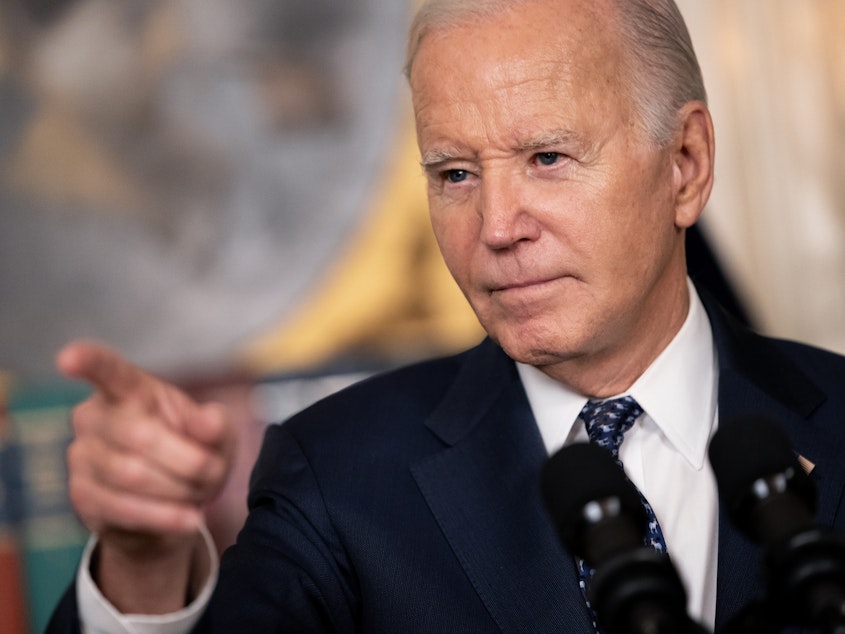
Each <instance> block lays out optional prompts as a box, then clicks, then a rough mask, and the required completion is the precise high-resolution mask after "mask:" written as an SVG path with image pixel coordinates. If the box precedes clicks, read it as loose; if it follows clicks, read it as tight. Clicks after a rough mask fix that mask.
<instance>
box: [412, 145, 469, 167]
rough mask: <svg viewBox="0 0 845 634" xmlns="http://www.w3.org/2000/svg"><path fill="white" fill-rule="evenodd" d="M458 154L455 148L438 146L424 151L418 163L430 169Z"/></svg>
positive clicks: (453, 158)
mask: <svg viewBox="0 0 845 634" xmlns="http://www.w3.org/2000/svg"><path fill="white" fill-rule="evenodd" d="M459 156H460V153H459V152H458V151H456V150H450V149H444V148H439V149H435V150H431V151H429V152H426V153H425V154H424V155H423V157H422V160H421V161H420V165H421V166H422V168H423V169H425V170H430V169H432V168H435V167H437V166H438V165H442V164H443V163H447V162H449V161H452V160H455V159H457V158H458V157H459Z"/></svg>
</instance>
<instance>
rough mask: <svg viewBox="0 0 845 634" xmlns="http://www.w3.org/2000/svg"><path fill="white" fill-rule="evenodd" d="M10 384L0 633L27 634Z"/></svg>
mask: <svg viewBox="0 0 845 634" xmlns="http://www.w3.org/2000/svg"><path fill="white" fill-rule="evenodd" d="M7 384H8V380H4V379H3V377H2V376H0V632H4V633H5V634H26V632H28V631H29V626H28V623H27V616H26V600H25V596H24V579H23V567H22V562H21V551H20V544H19V541H18V534H17V522H18V518H19V516H20V508H19V507H20V505H19V503H18V500H17V499H16V498H15V496H14V495H13V494H12V492H11V491H10V487H9V486H8V483H9V481H10V479H11V477H12V474H13V473H14V472H15V471H16V470H17V460H16V455H15V451H14V450H13V449H12V448H11V447H12V444H11V442H10V425H9V421H8V418H7V416H6V398H5V396H6V389H5V388H6V385H7Z"/></svg>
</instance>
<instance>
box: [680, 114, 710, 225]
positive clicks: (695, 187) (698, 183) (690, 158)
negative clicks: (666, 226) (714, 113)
mask: <svg viewBox="0 0 845 634" xmlns="http://www.w3.org/2000/svg"><path fill="white" fill-rule="evenodd" d="M678 116H679V121H680V126H679V128H678V132H677V134H676V136H675V143H674V147H673V151H672V170H673V177H674V195H675V225H676V226H677V227H679V228H684V229H685V228H688V227H691V226H692V225H693V224H695V221H696V220H698V217H699V216H700V215H701V212H702V210H703V209H704V205H705V204H706V203H707V199H708V198H710V190H711V189H712V188H713V160H714V156H715V150H716V139H715V137H714V134H713V119H712V118H711V117H710V111H709V110H708V109H707V105H706V104H704V103H703V102H701V101H690V102H689V103H686V104H684V106H683V107H682V108H681V109H680V110H679V112H678Z"/></svg>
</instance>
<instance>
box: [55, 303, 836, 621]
mask: <svg viewBox="0 0 845 634" xmlns="http://www.w3.org/2000/svg"><path fill="white" fill-rule="evenodd" d="M706 305H707V310H708V314H709V316H710V320H711V323H712V325H713V331H714V336H715V342H716V347H717V349H718V355H719V366H720V375H719V414H720V421H721V422H720V424H728V423H726V421H729V420H730V419H732V418H734V417H738V416H742V415H746V414H760V415H765V416H767V417H771V418H773V419H775V420H778V421H780V422H782V423H783V425H784V427H785V428H786V431H787V433H788V435H789V436H790V438H791V440H792V442H793V444H794V448H795V450H796V451H797V452H798V453H800V454H802V455H803V456H805V457H807V458H808V459H810V460H811V461H813V462H814V463H815V465H816V468H815V470H814V471H813V474H812V477H813V479H814V480H815V481H816V484H817V486H818V489H819V498H820V504H819V511H818V519H819V521H820V522H822V523H824V524H829V525H834V526H837V527H839V528H845V526H843V524H845V513H842V512H840V506H841V502H842V498H843V485H845V468H843V465H842V457H843V456H845V453H844V452H843V448H844V447H845V445H844V444H843V443H845V424H843V420H842V419H843V415H845V414H843V413H845V359H844V358H842V357H840V356H837V355H834V354H831V353H829V352H825V351H821V350H818V349H814V348H811V347H808V346H804V345H801V344H796V343H790V342H783V341H775V340H772V339H766V338H763V337H760V336H757V335H755V334H752V333H750V332H749V331H746V330H744V329H743V328H741V327H739V326H738V325H736V324H733V323H732V322H731V321H730V319H729V318H728V317H726V316H725V315H724V314H723V313H722V312H721V311H720V310H719V309H718V307H716V306H715V305H714V304H713V303H712V302H709V301H707V302H706ZM546 457H547V456H546V452H545V449H544V447H543V443H542V440H541V438H540V435H539V431H538V429H537V426H536V423H535V421H534V419H533V415H532V413H531V410H530V407H529V405H528V401H527V399H526V396H525V393H524V391H523V388H522V384H521V383H520V381H519V378H518V375H517V372H516V368H515V366H514V364H513V362H512V361H511V360H510V359H509V358H508V357H507V356H506V355H505V354H504V353H503V352H502V350H501V349H500V348H499V347H498V346H496V345H495V344H493V343H492V342H490V341H484V342H483V343H481V344H480V345H479V346H478V347H476V348H474V349H472V350H470V351H468V352H465V353H463V354H460V355H457V356H454V357H450V358H447V359H442V360H435V361H428V362H424V363H421V364H417V365H413V366H409V367H406V368H403V369H400V370H397V371H393V372H390V373H388V374H385V375H382V376H379V377H375V378H373V379H370V380H368V381H365V382H363V383H361V384H358V385H356V386H353V387H351V388H349V389H347V390H345V391H343V392H341V393H339V394H337V395H334V396H332V397H329V398H328V399H326V400H324V401H322V402H320V403H318V404H316V405H314V406H312V407H311V408H309V409H307V410H305V411H304V412H302V413H300V414H298V415H296V416H294V417H293V418H292V419H290V420H289V421H288V422H286V423H285V424H284V425H279V426H273V427H271V428H269V429H268V431H267V435H266V438H265V442H264V445H263V448H262V451H261V454H260V457H259V458H258V461H257V463H256V465H255V469H254V473H253V478H252V483H251V490H250V494H249V506H250V513H249V517H248V519H247V521H246V525H245V526H244V529H243V530H242V532H241V534H240V535H239V538H238V542H237V544H236V545H235V546H234V547H232V548H231V549H229V550H228V551H227V552H226V553H225V554H224V556H223V559H222V563H221V576H220V581H219V584H218V586H217V590H216V594H215V598H214V600H213V601H212V604H211V606H210V607H209V610H208V611H207V613H206V615H205V617H204V618H203V621H202V622H201V623H200V626H199V627H198V629H200V630H202V631H206V630H213V631H218V632H275V631H278V632H390V633H393V632H461V633H468V632H500V631H501V632H576V633H577V632H590V631H591V626H590V621H589V617H588V614H587V611H586V609H585V608H584V604H583V600H582V598H581V595H580V591H579V589H578V586H577V574H576V571H575V568H574V564H573V559H572V557H571V556H570V555H569V554H568V553H566V552H565V551H564V550H563V548H562V547H561V545H560V544H559V541H558V539H557V537H556V535H555V533H554V530H553V528H552V526H551V525H550V523H549V521H548V519H547V517H546V515H545V512H544V509H543V506H542V502H541V499H540V493H539V487H538V482H539V471H540V468H541V466H542V464H543V462H544V461H545V459H546ZM761 592H762V587H761V576H760V549H759V548H758V547H756V546H754V545H753V544H751V543H749V542H748V541H747V540H746V539H744V538H743V537H742V536H741V535H740V534H738V532H737V531H736V530H735V529H734V528H732V526H730V525H729V524H728V522H727V520H726V519H724V514H720V521H719V561H718V595H717V603H718V605H717V629H718V628H719V627H720V626H721V625H722V624H724V623H725V622H726V621H727V620H728V619H730V618H731V617H732V616H733V615H735V614H736V613H737V612H738V611H739V610H740V609H741V608H742V607H743V606H744V605H745V604H746V603H747V602H748V601H750V600H752V599H753V598H755V597H756V596H758V595H759V594H760V593H761ZM74 610H75V606H74V605H73V600H72V596H71V595H68V597H67V601H65V603H64V604H63V605H61V606H60V607H59V609H58V611H57V613H56V619H55V620H54V626H55V627H56V629H55V630H52V631H56V632H59V631H66V630H64V629H62V628H61V627H60V626H63V625H66V624H68V623H70V622H71V621H72V620H73V616H72V615H73V614H74Z"/></svg>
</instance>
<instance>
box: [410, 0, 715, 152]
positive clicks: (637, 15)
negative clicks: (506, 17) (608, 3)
mask: <svg viewBox="0 0 845 634" xmlns="http://www.w3.org/2000/svg"><path fill="white" fill-rule="evenodd" d="M532 1H536V0H425V1H424V2H423V4H422V6H421V7H420V9H419V10H418V11H417V14H416V16H415V18H414V21H413V23H412V24H411V30H410V35H409V38H408V51H407V56H406V60H405V62H406V63H405V74H406V75H407V76H408V77H410V74H411V68H412V66H413V64H414V59H415V58H416V54H417V51H418V49H419V47H420V44H421V43H422V41H423V39H424V38H425V37H426V35H427V34H428V33H430V32H431V31H434V30H437V29H440V28H446V27H450V26H458V25H466V24H472V23H473V22H475V21H477V20H478V19H481V18H484V17H485V16H490V15H495V14H497V13H502V12H504V11H506V10H510V9H513V8H514V7H516V6H518V5H519V4H523V3H526V2H532ZM613 2H614V3H615V5H616V7H617V10H618V25H617V26H618V28H619V34H620V36H621V37H622V38H623V40H624V41H625V44H626V45H627V49H628V53H627V55H626V57H625V60H624V63H625V64H626V65H627V68H626V69H625V71H626V72H625V73H624V74H625V76H627V77H628V85H629V87H630V90H631V97H632V99H633V101H634V106H635V108H636V111H637V113H638V115H639V118H640V124H641V126H642V129H643V131H644V132H645V134H646V135H647V137H648V138H649V139H650V140H651V141H652V142H653V143H655V144H657V145H661V146H662V145H664V144H666V143H668V142H669V141H670V140H671V139H672V137H673V135H674V133H675V130H676V127H677V124H678V121H677V113H678V110H679V109H680V108H681V107H682V106H683V105H684V104H685V103H687V102H689V101H696V100H698V101H705V102H706V101H707V93H706V91H705V89H704V81H703V79H702V76H701V68H700V67H699V65H698V59H697V58H696V55H695V51H694V50H693V46H692V41H691V39H690V35H689V31H688V30H687V27H686V24H685V23H684V19H683V17H682V16H681V13H680V11H679V10H678V7H677V5H676V4H675V2H674V0H613Z"/></svg>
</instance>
